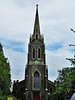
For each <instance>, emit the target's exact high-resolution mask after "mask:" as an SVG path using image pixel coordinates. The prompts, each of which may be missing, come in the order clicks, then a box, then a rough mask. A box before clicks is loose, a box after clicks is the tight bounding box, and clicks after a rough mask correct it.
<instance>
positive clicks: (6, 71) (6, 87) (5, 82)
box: [0, 43, 11, 96]
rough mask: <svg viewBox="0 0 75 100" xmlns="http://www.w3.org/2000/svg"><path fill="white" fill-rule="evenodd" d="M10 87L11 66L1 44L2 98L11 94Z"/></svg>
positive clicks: (0, 91)
mask: <svg viewBox="0 0 75 100" xmlns="http://www.w3.org/2000/svg"><path fill="white" fill-rule="evenodd" d="M10 86H11V79H10V64H9V62H8V59H7V58H5V56H4V53H3V47H2V45H1V43H0V96H4V95H8V94H10Z"/></svg>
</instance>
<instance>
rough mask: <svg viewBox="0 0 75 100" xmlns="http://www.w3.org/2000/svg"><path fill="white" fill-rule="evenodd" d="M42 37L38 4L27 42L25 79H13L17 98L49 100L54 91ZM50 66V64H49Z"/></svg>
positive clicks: (23, 99)
mask: <svg viewBox="0 0 75 100" xmlns="http://www.w3.org/2000/svg"><path fill="white" fill-rule="evenodd" d="M45 55H46V54H45V43H44V37H43V35H41V33H40V25H39V13H38V5H36V14H35V22H34V29H33V34H32V35H30V38H29V44H28V59H27V64H26V67H25V79H24V80H22V81H20V82H19V81H18V80H17V81H14V84H13V95H14V96H15V97H16V98H17V99H18V100H50V98H49V94H50V93H52V92H54V90H55V83H54V82H52V81H50V80H48V66H47V65H46V56H45ZM50 67H51V66H50Z"/></svg>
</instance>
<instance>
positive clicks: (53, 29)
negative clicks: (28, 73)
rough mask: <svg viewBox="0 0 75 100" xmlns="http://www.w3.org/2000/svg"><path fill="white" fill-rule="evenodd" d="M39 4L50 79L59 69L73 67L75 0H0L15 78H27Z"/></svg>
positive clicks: (0, 24) (0, 35) (0, 33)
mask: <svg viewBox="0 0 75 100" xmlns="http://www.w3.org/2000/svg"><path fill="white" fill-rule="evenodd" d="M36 4H38V5H39V21H40V30H41V34H43V35H44V42H45V52H46V64H47V65H48V79H49V80H51V81H54V80H56V78H57V76H58V70H61V69H62V68H64V67H71V64H70V62H69V61H68V60H66V58H73V56H74V48H73V47H69V44H74V43H75V34H74V33H73V32H72V31H71V30H70V28H73V29H75V0H0V42H1V44H2V46H3V50H4V55H5V57H6V58H8V61H9V62H10V66H11V79H12V81H13V80H19V81H21V80H23V79H24V77H25V66H26V64H27V53H28V43H29V37H30V34H33V28H34V20H35V12H36Z"/></svg>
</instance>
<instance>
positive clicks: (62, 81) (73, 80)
mask: <svg viewBox="0 0 75 100" xmlns="http://www.w3.org/2000/svg"><path fill="white" fill-rule="evenodd" d="M58 72H59V76H58V78H57V88H56V91H55V92H54V93H52V94H51V97H53V100H68V99H70V98H71V96H72V94H73V93H74V92H75V67H71V68H68V67H67V68H63V69H62V70H59V71H58ZM54 97H56V98H57V99H55V98H54Z"/></svg>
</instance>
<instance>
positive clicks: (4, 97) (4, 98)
mask: <svg viewBox="0 0 75 100" xmlns="http://www.w3.org/2000/svg"><path fill="white" fill-rule="evenodd" d="M8 97H12V98H13V100H17V98H16V97H14V96H12V95H7V96H1V97H0V100H7V98H8Z"/></svg>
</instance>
